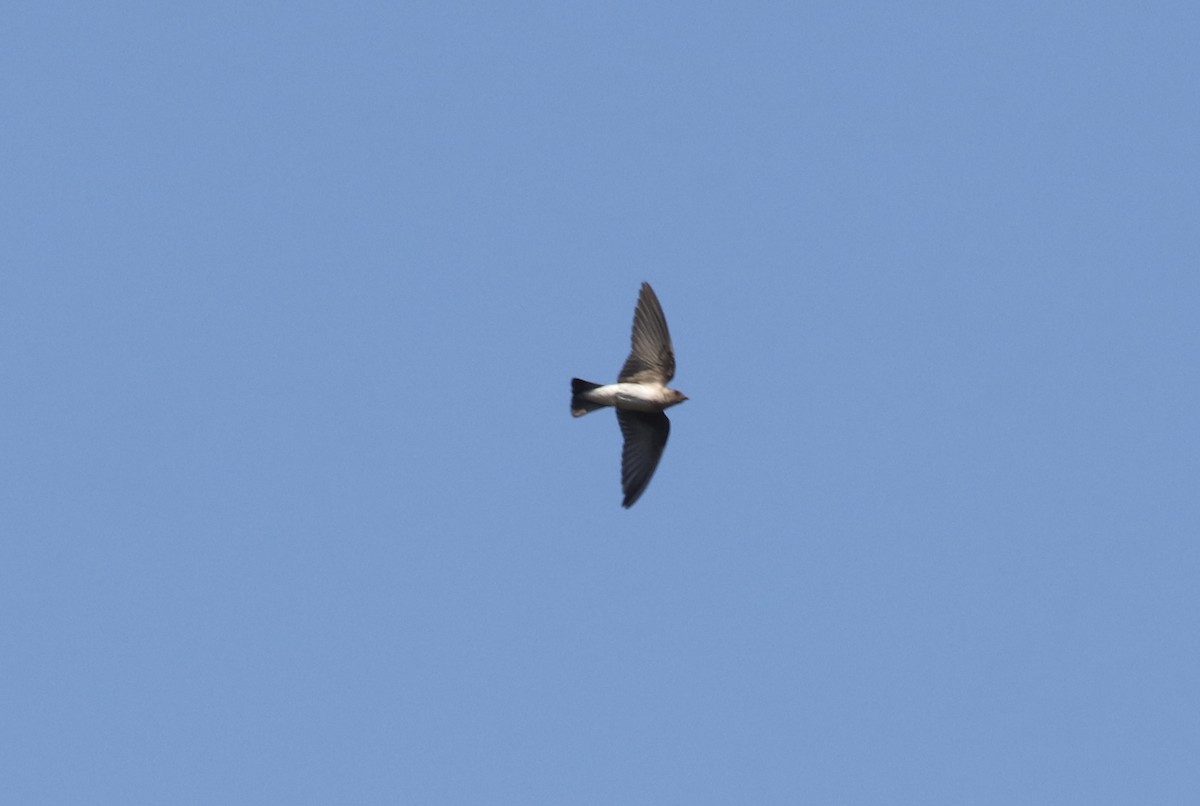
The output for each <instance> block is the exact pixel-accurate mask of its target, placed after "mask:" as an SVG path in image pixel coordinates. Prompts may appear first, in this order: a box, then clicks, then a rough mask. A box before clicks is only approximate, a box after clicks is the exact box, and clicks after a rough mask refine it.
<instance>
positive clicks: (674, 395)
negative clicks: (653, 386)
mask: <svg viewBox="0 0 1200 806" xmlns="http://www.w3.org/2000/svg"><path fill="white" fill-rule="evenodd" d="M687 399H688V398H687V395H685V394H684V393H683V392H680V391H679V390H678V389H672V390H671V399H670V401H669V402H668V403H667V405H668V406H678V405H679V404H680V403H682V402H683V401H685V400H687Z"/></svg>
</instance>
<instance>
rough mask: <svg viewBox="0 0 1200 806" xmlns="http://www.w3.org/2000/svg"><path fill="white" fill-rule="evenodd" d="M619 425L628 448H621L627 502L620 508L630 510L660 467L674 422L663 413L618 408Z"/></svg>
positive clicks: (623, 482) (622, 477)
mask: <svg viewBox="0 0 1200 806" xmlns="http://www.w3.org/2000/svg"><path fill="white" fill-rule="evenodd" d="M617 422H618V423H620V425H621V434H622V435H624V437H625V446H624V447H623V448H622V449H621V489H622V490H623V491H624V493H625V500H624V501H622V502H621V506H623V507H625V508H626V509H628V508H629V507H631V506H633V505H634V503H635V502H636V501H637V500H638V498H640V497H641V495H642V493H643V492H645V491H646V485H647V484H649V483H650V477H651V476H653V475H654V469H655V468H657V467H658V460H659V459H661V458H662V455H663V448H665V447H666V446H667V437H668V436H669V435H670V433H671V421H670V420H668V419H667V415H665V414H663V413H662V412H661V411H659V412H647V411H634V410H631V409H617Z"/></svg>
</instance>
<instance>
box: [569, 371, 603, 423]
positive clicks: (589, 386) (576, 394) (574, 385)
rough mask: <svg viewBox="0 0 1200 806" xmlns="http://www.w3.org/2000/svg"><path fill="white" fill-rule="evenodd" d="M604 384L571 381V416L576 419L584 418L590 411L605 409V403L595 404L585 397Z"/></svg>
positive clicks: (577, 379) (573, 379)
mask: <svg viewBox="0 0 1200 806" xmlns="http://www.w3.org/2000/svg"><path fill="white" fill-rule="evenodd" d="M603 385H604V384H600V383H592V382H591V381H585V380H582V379H580V378H572V379H571V415H572V416H574V417H582V416H583V415H585V414H587V413H588V412H589V411H595V410H596V409H602V408H604V404H603V403H593V402H592V401H590V400H588V399H587V398H586V397H584V395H586V394H587V393H588V392H590V391H592V390H593V389H599V388H600V387H601V386H603Z"/></svg>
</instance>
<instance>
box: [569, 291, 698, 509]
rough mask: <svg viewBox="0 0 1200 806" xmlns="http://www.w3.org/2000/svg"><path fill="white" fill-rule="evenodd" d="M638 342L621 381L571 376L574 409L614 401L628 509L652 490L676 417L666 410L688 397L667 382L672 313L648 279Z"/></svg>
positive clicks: (671, 370) (580, 411)
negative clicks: (622, 441) (670, 417)
mask: <svg viewBox="0 0 1200 806" xmlns="http://www.w3.org/2000/svg"><path fill="white" fill-rule="evenodd" d="M632 342H633V347H632V349H631V350H630V351H629V358H627V359H625V366H623V367H622V368H621V374H620V375H618V376H617V382H616V383H609V384H599V383H591V382H590V381H584V380H580V379H579V378H572V379H571V414H572V415H573V416H575V417H582V416H583V415H585V414H587V413H588V412H589V411H595V410H596V409H600V408H604V407H605V406H613V407H615V408H616V410H617V423H618V424H619V425H620V426H621V434H622V435H623V436H624V437H625V447H624V448H623V449H622V450H621V489H622V490H623V491H624V493H625V500H624V501H622V502H621V506H623V507H625V508H626V509H628V508H629V507H631V506H633V505H634V503H635V502H636V501H637V500H638V498H640V497H641V495H642V493H643V492H645V491H646V485H647V484H649V483H650V477H651V476H653V475H654V469H655V468H656V467H658V460H659V459H661V458H662V454H663V448H665V447H666V446H667V436H668V435H669V434H670V433H671V421H670V420H668V419H667V415H665V414H663V410H664V409H667V408H669V407H671V406H674V405H675V404H677V403H682V402H683V401H685V400H687V397H686V396H685V395H684V394H683V393H682V392H679V391H677V390H675V389H668V388H667V384H668V383H669V382H670V380H671V379H672V378H674V377H675V351H674V350H673V349H672V348H671V334H670V333H669V332H668V331H667V318H666V317H665V316H663V310H662V306H661V305H659V304H658V297H656V296H655V295H654V289H653V288H651V287H650V284H649V283H642V291H641V293H640V294H638V302H637V310H635V311H634V314H633V338H632Z"/></svg>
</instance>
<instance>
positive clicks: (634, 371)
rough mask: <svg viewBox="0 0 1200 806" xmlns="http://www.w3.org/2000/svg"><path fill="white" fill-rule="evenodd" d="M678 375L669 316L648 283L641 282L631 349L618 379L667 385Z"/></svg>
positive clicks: (625, 381) (623, 381) (634, 317)
mask: <svg viewBox="0 0 1200 806" xmlns="http://www.w3.org/2000/svg"><path fill="white" fill-rule="evenodd" d="M674 377H675V351H674V350H673V349H671V333H670V332H669V331H668V330H667V317H665V316H663V310H662V306H661V305H659V304H658V297H656V296H655V295H654V289H653V288H651V287H650V284H649V283H642V292H641V293H640V294H638V303H637V310H636V311H634V314H633V338H632V349H631V350H630V351H629V358H627V359H625V366H624V367H622V368H621V374H620V375H619V376H617V380H619V381H621V382H622V383H661V384H664V385H665V384H666V383H667V382H668V381H670V380H671V379H672V378H674Z"/></svg>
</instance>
